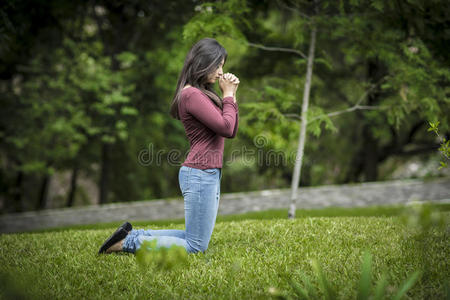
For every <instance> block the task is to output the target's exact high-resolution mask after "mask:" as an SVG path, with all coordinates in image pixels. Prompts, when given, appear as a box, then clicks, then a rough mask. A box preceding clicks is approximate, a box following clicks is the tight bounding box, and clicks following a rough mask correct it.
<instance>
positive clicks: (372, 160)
mask: <svg viewBox="0 0 450 300" xmlns="http://www.w3.org/2000/svg"><path fill="white" fill-rule="evenodd" d="M363 149H364V165H363V167H364V181H376V180H377V178H378V142H377V140H376V139H375V137H374V136H373V133H372V130H371V128H370V125H368V124H365V125H364V128H363Z"/></svg>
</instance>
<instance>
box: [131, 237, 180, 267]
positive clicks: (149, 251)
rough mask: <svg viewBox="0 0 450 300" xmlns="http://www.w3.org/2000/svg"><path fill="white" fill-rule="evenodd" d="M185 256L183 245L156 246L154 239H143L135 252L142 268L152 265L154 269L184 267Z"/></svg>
mask: <svg viewBox="0 0 450 300" xmlns="http://www.w3.org/2000/svg"><path fill="white" fill-rule="evenodd" d="M187 256H188V254H187V252H186V249H184V247H181V246H175V245H174V246H171V247H169V248H166V247H159V248H158V247H157V246H156V240H153V241H144V242H143V243H142V245H141V248H139V250H138V251H137V252H136V260H137V262H138V264H139V265H140V266H141V267H142V268H143V269H145V270H147V269H148V268H151V267H153V268H154V269H155V270H156V271H158V270H172V269H176V268H182V267H186V265H187V262H188V260H187Z"/></svg>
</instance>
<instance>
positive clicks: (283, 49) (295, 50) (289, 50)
mask: <svg viewBox="0 0 450 300" xmlns="http://www.w3.org/2000/svg"><path fill="white" fill-rule="evenodd" d="M247 45H249V46H251V47H255V48H259V49H262V50H266V51H279V52H289V53H294V54H297V55H300V56H301V57H303V58H304V59H307V56H306V55H305V54H304V53H303V52H301V51H300V50H297V49H291V48H281V47H267V46H264V45H260V44H255V43H251V42H247Z"/></svg>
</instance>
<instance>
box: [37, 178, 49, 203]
mask: <svg viewBox="0 0 450 300" xmlns="http://www.w3.org/2000/svg"><path fill="white" fill-rule="evenodd" d="M49 183H50V175H48V174H45V175H44V178H43V179H42V184H41V190H40V191H39V201H38V206H37V209H38V210H40V209H44V208H46V207H47V194H48V186H49Z"/></svg>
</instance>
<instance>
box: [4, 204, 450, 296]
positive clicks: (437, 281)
mask: <svg viewBox="0 0 450 300" xmlns="http://www.w3.org/2000/svg"><path fill="white" fill-rule="evenodd" d="M440 209H441V211H444V212H442V215H443V216H444V219H445V220H446V221H448V220H449V217H450V214H449V212H448V207H440ZM317 213H318V212H317ZM322 213H324V212H322ZM330 213H331V212H330ZM347 213H349V211H347ZM389 213H393V212H392V211H390V212H389ZM389 213H387V214H388V215H389ZM399 213H400V212H397V214H396V215H398V214H399ZM338 215H339V214H338ZM358 215H364V214H363V213H361V211H360V214H358ZM247 216H249V215H247ZM250 216H251V215H250ZM273 216H274V212H270V213H267V215H266V217H267V218H266V219H264V217H262V218H263V219H241V218H243V217H242V216H238V217H236V216H235V218H237V220H231V219H226V217H225V219H222V220H221V221H220V222H218V223H217V224H216V227H215V230H214V233H213V236H212V240H211V243H210V245H209V249H208V250H207V252H206V253H205V254H195V255H189V256H188V258H187V264H186V265H184V266H183V267H180V268H174V269H169V270H165V269H156V268H154V267H152V266H151V265H150V266H148V267H147V268H142V266H141V265H139V264H138V262H137V260H136V257H135V256H134V255H130V254H124V253H121V254H112V255H102V256H98V255H97V254H96V253H97V250H98V247H99V246H100V245H101V243H102V242H103V241H104V239H105V238H106V237H107V236H108V235H109V234H110V233H111V231H112V230H114V229H115V227H114V226H111V227H108V228H102V229H87V228H84V229H83V230H80V229H67V230H59V231H53V232H39V233H22V234H5V235H1V236H0V266H1V267H0V270H1V272H0V277H1V278H0V295H2V294H3V297H4V298H7V297H11V298H16V297H17V296H19V295H21V294H24V295H25V296H26V295H33V296H34V297H37V298H49V299H50V298H64V299H75V298H76V299H84V298H89V299H91V298H96V299H105V298H106V299H107V298H110V299H132V298H144V299H230V298H231V299H248V298H252V299H254V298H257V299H267V298H269V299H270V298H274V297H273V295H274V294H277V295H284V296H293V295H294V291H293V289H292V287H291V286H290V285H289V283H288V282H287V281H286V275H288V276H289V277H291V278H292V279H294V280H295V281H298V282H301V280H300V279H301V278H302V274H304V275H306V276H308V277H309V278H314V273H313V268H312V266H311V261H312V260H314V259H316V260H317V261H318V262H319V263H320V265H321V266H322V269H323V272H324V274H325V276H326V278H327V279H328V280H329V282H330V283H331V285H332V286H333V287H334V288H335V289H336V290H337V291H338V298H340V299H355V298H356V294H357V291H358V282H359V278H360V266H361V261H362V254H363V252H364V251H365V250H369V251H370V252H371V254H372V259H373V261H372V271H373V273H372V274H373V281H374V282H375V281H377V280H378V279H379V278H380V277H381V276H382V274H383V272H386V273H387V274H388V276H389V286H388V293H389V292H391V293H393V292H394V290H395V289H396V288H398V286H399V285H400V284H401V283H402V282H403V281H404V280H405V279H406V278H407V277H408V276H409V275H411V274H412V273H413V272H414V271H416V270H422V269H424V266H423V263H424V256H423V255H422V254H423V245H424V244H423V241H422V240H421V239H420V238H419V235H417V232H416V230H415V229H414V228H411V226H407V225H404V223H402V222H400V218H399V217H397V216H388V217H386V216H383V217H358V216H356V217H355V216H342V215H340V217H338V218H334V217H330V216H327V217H315V216H314V217H309V216H308V217H306V216H303V217H300V218H297V219H295V220H287V219H279V218H274V217H273ZM282 216H283V217H285V214H284V213H283V215H282ZM230 218H231V217H230ZM147 224H148V223H147ZM167 225H168V224H164V226H162V225H152V228H154V229H160V228H167V227H168V226H167ZM134 226H135V227H137V228H139V227H140V225H139V224H134ZM446 226H447V227H446V229H445V230H430V231H429V232H428V234H427V236H426V256H425V259H426V263H427V266H428V267H427V269H428V270H429V271H428V273H427V274H426V276H422V277H421V278H420V279H419V281H418V282H417V283H416V284H415V285H414V286H413V288H412V289H411V290H410V291H409V292H408V294H407V297H408V298H412V299H442V298H445V289H444V287H445V284H446V283H448V280H449V278H450V276H449V275H450V274H449V273H450V272H449V270H450V266H449V257H450V253H449V252H450V247H449V239H448V232H449V231H448V228H449V227H448V222H447V225H446ZM170 227H171V228H176V229H182V228H183V224H171V225H170ZM313 284H314V285H317V286H319V283H318V282H313ZM274 291H275V292H274ZM8 295H9V296H8Z"/></svg>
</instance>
